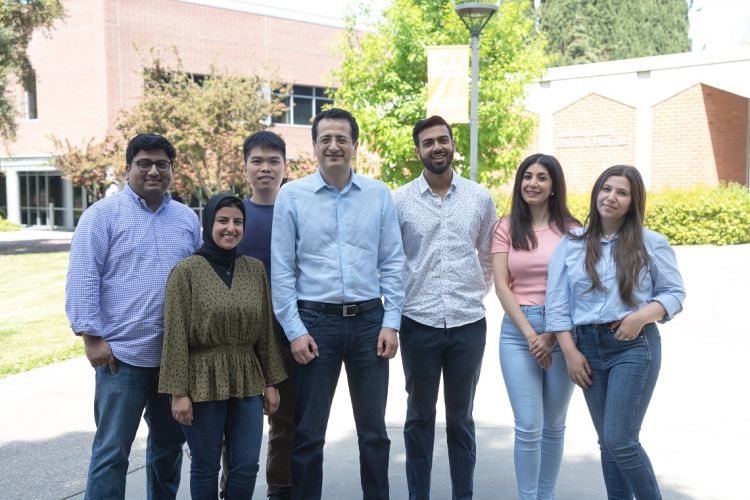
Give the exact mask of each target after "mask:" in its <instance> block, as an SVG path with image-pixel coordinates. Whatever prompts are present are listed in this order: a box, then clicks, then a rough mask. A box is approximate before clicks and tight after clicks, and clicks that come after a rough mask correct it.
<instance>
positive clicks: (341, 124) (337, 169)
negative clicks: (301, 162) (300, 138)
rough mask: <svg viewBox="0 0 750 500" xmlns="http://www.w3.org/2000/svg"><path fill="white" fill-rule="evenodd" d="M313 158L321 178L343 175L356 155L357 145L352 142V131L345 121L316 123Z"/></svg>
mask: <svg viewBox="0 0 750 500" xmlns="http://www.w3.org/2000/svg"><path fill="white" fill-rule="evenodd" d="M317 132H318V137H317V140H316V141H315V157H316V158H317V160H318V166H319V167H320V170H321V173H322V174H323V177H328V176H330V177H337V176H341V175H345V174H346V173H347V172H348V171H349V167H350V166H351V164H352V158H354V155H355V154H357V146H358V143H357V142H356V141H352V129H351V125H349V122H348V121H347V120H343V119H342V120H333V119H329V118H324V119H322V120H320V122H319V123H318V129H317Z"/></svg>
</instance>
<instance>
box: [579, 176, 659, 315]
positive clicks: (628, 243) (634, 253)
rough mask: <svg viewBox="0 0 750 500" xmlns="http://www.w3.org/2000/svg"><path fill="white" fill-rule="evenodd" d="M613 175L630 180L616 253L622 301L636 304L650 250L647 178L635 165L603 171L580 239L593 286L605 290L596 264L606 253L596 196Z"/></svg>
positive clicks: (618, 284) (615, 246)
mask: <svg viewBox="0 0 750 500" xmlns="http://www.w3.org/2000/svg"><path fill="white" fill-rule="evenodd" d="M612 176H621V177H625V178H626V179H627V180H628V182H630V198H631V201H630V208H629V209H628V213H627V214H626V215H625V220H624V221H623V223H622V226H620V230H619V231H618V234H619V237H618V240H617V242H616V243H615V244H614V248H613V252H612V256H613V259H614V262H615V268H616V272H617V288H618V291H619V292H620V297H621V298H622V301H623V302H625V303H626V304H627V305H629V306H630V307H636V304H635V303H634V301H633V289H634V288H635V287H636V286H638V282H639V281H640V277H641V273H642V272H643V271H644V269H646V268H647V266H648V253H647V252H646V246H645V244H644V243H643V217H644V213H645V211H646V187H645V185H644V184H643V178H642V177H641V174H640V173H639V172H638V170H636V168H635V167H631V166H629V165H615V166H613V167H609V168H608V169H606V170H605V171H604V172H602V173H601V175H600V176H599V178H598V179H597V180H596V182H595V183H594V188H593V189H592V190H591V204H590V206H589V214H588V216H587V217H586V222H585V226H586V230H585V231H584V232H583V233H582V234H581V235H580V236H578V237H576V239H583V240H585V241H586V259H585V269H586V273H587V274H588V275H589V277H590V278H591V288H590V289H589V291H591V290H599V291H605V288H604V285H602V282H601V279H600V278H599V274H598V273H597V272H596V264H597V263H598V262H599V259H601V256H602V241H601V238H602V236H603V231H602V221H601V217H600V215H599V210H598V209H597V206H596V199H597V195H598V194H599V191H600V190H601V189H602V186H603V185H604V183H605V182H606V181H607V179H609V178H610V177H612Z"/></svg>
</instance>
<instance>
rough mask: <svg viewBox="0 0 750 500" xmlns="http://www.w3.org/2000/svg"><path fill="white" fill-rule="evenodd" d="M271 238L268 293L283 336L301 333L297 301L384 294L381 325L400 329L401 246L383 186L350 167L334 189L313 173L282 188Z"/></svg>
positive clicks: (359, 298)
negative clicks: (346, 181)
mask: <svg viewBox="0 0 750 500" xmlns="http://www.w3.org/2000/svg"><path fill="white" fill-rule="evenodd" d="M271 233H272V236H271V292H272V295H273V308H274V311H275V313H276V319H278V320H279V323H281V326H282V327H283V328H284V332H285V333H286V335H287V337H288V338H289V340H294V339H296V338H297V337H301V336H302V335H304V334H305V333H307V329H306V328H305V325H304V324H303V323H302V320H301V319H300V317H299V312H298V310H297V300H311V301H315V302H327V303H332V304H345V303H346V304H348V303H352V302H360V301H364V300H369V299H375V298H380V297H382V298H383V299H384V301H383V302H384V303H383V305H384V309H385V314H384V316H383V327H384V328H385V327H388V328H394V329H396V330H398V329H399V326H400V325H401V308H402V307H403V305H404V276H403V274H404V250H403V247H402V246H401V232H400V231H399V228H398V216H397V215H396V210H395V208H394V206H393V199H392V198H391V193H390V192H389V191H388V188H387V187H386V185H385V184H383V183H382V182H380V181H375V180H373V179H369V178H367V177H362V176H359V175H357V174H355V173H353V172H352V176H351V181H350V182H349V184H347V185H346V186H345V187H344V189H343V190H342V191H341V192H339V190H338V189H336V188H335V187H333V186H327V185H326V183H325V180H324V179H323V176H321V175H320V172H319V171H316V172H315V173H314V174H313V175H309V176H307V177H305V178H302V179H299V180H296V181H294V182H290V183H289V184H286V185H284V186H283V187H282V188H281V191H279V195H278V197H277V198H276V205H275V208H274V212H273V228H272V231H271Z"/></svg>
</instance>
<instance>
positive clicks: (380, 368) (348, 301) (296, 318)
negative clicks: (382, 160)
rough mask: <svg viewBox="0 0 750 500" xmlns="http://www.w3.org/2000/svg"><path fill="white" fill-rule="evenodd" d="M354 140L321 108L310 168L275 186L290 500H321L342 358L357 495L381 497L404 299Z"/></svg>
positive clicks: (397, 257)
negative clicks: (290, 435) (292, 423)
mask: <svg viewBox="0 0 750 500" xmlns="http://www.w3.org/2000/svg"><path fill="white" fill-rule="evenodd" d="M358 138H359V129H358V127H357V121H356V120H355V119H354V117H353V116H352V115H351V114H350V113H349V112H347V111H344V110H342V109H337V108H332V109H329V110H326V111H323V112H321V113H319V114H318V115H317V116H316V117H315V119H314V120H313V124H312V139H313V147H314V148H315V156H316V158H317V160H318V170H317V171H316V172H315V173H314V174H313V175H310V176H307V177H305V178H303V179H299V180H296V181H293V182H290V183H289V184H286V185H285V186H283V187H282V188H281V191H280V192H279V195H278V196H277V198H276V206H275V209H274V215H273V229H272V237H271V264H272V265H271V293H272V295H273V306H274V311H275V312H276V317H277V319H278V320H279V322H280V323H281V326H282V327H283V328H284V331H285V332H286V336H287V337H288V338H289V340H290V342H291V350H292V355H293V356H294V359H295V361H296V362H297V364H296V365H295V373H294V379H295V381H296V384H297V391H296V394H297V397H296V404H297V409H296V423H297V429H296V432H295V434H294V444H293V448H292V498H294V499H301V498H305V499H314V498H321V487H322V481H323V444H324V442H325V434H326V428H327V426H328V416H329V414H330V411H331V403H332V401H333V395H334V392H335V390H336V383H337V382H338V379H339V373H340V372H341V364H342V363H343V364H344V365H345V366H346V376H347V381H348V384H349V395H350V397H351V401H352V409H353V411H354V420H355V422H356V425H357V437H358V441H359V457H360V475H361V478H360V480H361V484H362V495H363V497H364V498H365V499H376V498H377V499H382V498H388V455H389V451H390V443H391V442H390V440H389V439H388V435H387V433H386V429H385V402H386V398H387V395H388V360H389V359H391V358H393V356H395V355H396V350H397V348H398V340H397V337H396V331H397V330H398V328H399V322H400V315H401V306H402V304H403V301H404V282H403V267H404V252H403V248H402V246H401V233H400V231H399V227H398V217H397V215H396V211H395V209H394V206H393V200H392V198H391V194H390V192H389V191H388V188H387V187H386V185H385V184H383V183H382V182H379V181H375V180H372V179H369V178H367V177H363V176H360V175H357V174H356V173H354V171H353V170H352V159H353V157H354V155H355V154H356V152H357V146H358V144H359V143H358ZM381 297H382V300H383V301H382V302H381ZM348 496H349V497H352V496H354V495H348Z"/></svg>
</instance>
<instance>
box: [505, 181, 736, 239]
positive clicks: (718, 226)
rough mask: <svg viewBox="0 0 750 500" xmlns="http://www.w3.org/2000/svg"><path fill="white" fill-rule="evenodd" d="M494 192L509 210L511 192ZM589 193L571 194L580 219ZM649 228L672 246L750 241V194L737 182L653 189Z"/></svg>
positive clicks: (573, 209) (571, 205)
mask: <svg viewBox="0 0 750 500" xmlns="http://www.w3.org/2000/svg"><path fill="white" fill-rule="evenodd" d="M493 195H494V198H495V203H496V205H497V211H498V213H499V214H500V215H501V216H502V214H503V213H507V212H508V211H509V210H510V195H509V194H507V193H500V192H495V193H493ZM589 196H590V194H589V193H585V194H584V193H575V194H569V195H568V207H569V208H570V211H571V212H572V213H573V215H574V216H575V217H577V218H578V219H579V220H580V221H581V222H583V221H584V219H585V218H586V214H587V213H588V208H589V200H590V198H589ZM646 227H648V228H649V229H652V230H654V231H656V232H659V233H661V234H663V235H664V236H666V237H667V239H669V242H670V243H671V244H672V245H738V244H742V243H750V193H748V190H747V188H746V187H744V186H742V185H740V184H735V183H730V184H722V185H720V186H717V187H705V186H697V187H694V188H690V189H681V190H668V191H660V192H656V193H651V192H650V193H648V195H647V197H646Z"/></svg>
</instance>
